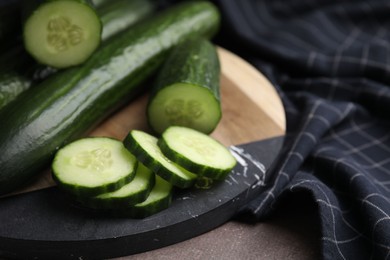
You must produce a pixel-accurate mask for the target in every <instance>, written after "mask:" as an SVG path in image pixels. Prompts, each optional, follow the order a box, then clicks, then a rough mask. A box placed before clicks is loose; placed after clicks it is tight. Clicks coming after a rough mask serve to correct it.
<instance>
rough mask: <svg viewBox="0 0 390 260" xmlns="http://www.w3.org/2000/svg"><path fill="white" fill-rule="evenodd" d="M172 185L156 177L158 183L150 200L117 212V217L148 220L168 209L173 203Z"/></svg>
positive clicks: (149, 197) (151, 193) (150, 195)
mask: <svg viewBox="0 0 390 260" xmlns="http://www.w3.org/2000/svg"><path fill="white" fill-rule="evenodd" d="M172 194H173V187H172V185H171V184H170V183H169V182H167V181H165V180H164V179H162V178H161V177H160V176H158V175H156V183H155V185H154V187H153V189H152V191H151V192H150V194H149V196H148V198H147V199H146V200H145V201H143V202H141V203H138V204H136V205H134V206H131V207H128V208H125V209H122V210H119V211H117V212H115V214H116V215H122V216H129V217H132V218H146V217H149V216H151V215H153V214H156V213H158V212H161V211H163V210H165V209H167V208H168V207H169V206H170V205H171V203H172Z"/></svg>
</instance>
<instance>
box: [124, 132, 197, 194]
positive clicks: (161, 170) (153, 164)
mask: <svg viewBox="0 0 390 260" xmlns="http://www.w3.org/2000/svg"><path fill="white" fill-rule="evenodd" d="M123 143H124V145H125V147H126V148H127V149H128V150H129V151H130V152H131V153H132V154H133V155H134V156H135V157H136V158H137V159H138V160H139V161H140V162H142V163H143V164H144V165H145V166H146V167H148V168H149V169H150V170H152V171H153V172H154V173H156V174H157V175H158V176H160V177H161V178H163V179H164V180H166V181H167V182H169V183H171V184H172V185H174V186H176V187H178V188H181V189H185V188H189V187H191V186H192V185H193V184H194V183H195V180H196V179H192V180H190V179H188V180H184V179H181V178H180V177H177V176H175V175H173V174H171V173H170V171H169V170H168V169H166V168H165V167H163V166H161V164H160V163H159V162H157V161H156V160H155V159H154V158H152V157H151V156H148V155H147V154H148V152H147V151H145V150H144V149H143V148H142V146H140V145H139V144H138V142H137V140H136V139H135V138H134V137H133V136H132V134H131V132H130V133H129V134H128V135H127V136H126V137H125V139H124V141H123Z"/></svg>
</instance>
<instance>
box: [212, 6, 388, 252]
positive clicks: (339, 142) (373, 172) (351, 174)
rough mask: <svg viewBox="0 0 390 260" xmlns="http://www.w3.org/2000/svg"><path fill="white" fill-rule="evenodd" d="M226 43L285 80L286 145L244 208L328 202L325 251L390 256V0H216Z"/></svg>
mask: <svg viewBox="0 0 390 260" xmlns="http://www.w3.org/2000/svg"><path fill="white" fill-rule="evenodd" d="M214 2H215V3H216V4H217V6H218V7H219V8H220V10H221V14H222V25H221V31H220V33H219V35H218V36H217V38H216V41H217V43H218V44H220V45H222V46H223V47H225V48H227V49H230V50H231V51H233V52H235V53H236V54H238V55H240V56H241V57H243V58H245V59H246V60H247V61H249V62H250V63H251V64H253V65H254V66H255V67H256V68H257V69H259V70H260V71H261V72H262V73H263V74H265V75H266V76H267V77H268V78H269V80H270V81H271V82H272V83H273V84H274V85H275V88H276V89H277V91H278V92H279V94H280V96H281V98H282V101H283V104H284V107H285V111H286V118H287V136H286V142H285V145H284V150H283V152H282V154H281V156H280V158H279V159H278V162H277V164H276V165H277V166H276V167H275V168H274V169H273V172H272V175H271V176H272V178H269V179H268V180H267V183H266V184H267V186H266V189H265V190H264V192H262V193H261V194H259V195H258V197H256V198H255V199H254V200H253V201H252V202H250V203H249V204H248V205H247V206H246V207H245V208H244V210H243V214H247V215H251V216H252V217H253V218H255V219H256V220H257V221H262V220H264V219H266V218H267V217H270V216H271V217H272V212H273V211H274V210H275V209H276V208H277V207H278V202H279V201H280V200H281V198H284V197H288V198H289V199H291V200H294V198H296V197H297V196H291V195H293V194H296V193H300V194H302V193H304V194H307V196H310V197H311V198H312V199H313V201H314V202H315V204H316V205H317V207H318V216H319V218H320V221H319V223H320V225H321V237H320V238H319V239H320V240H321V254H322V257H323V259H390V15H389V14H390V1H389V0H384V1H382V0H381V1H379V0H370V1H367V0H272V1H271V0H244V1H236V0H216V1H214Z"/></svg>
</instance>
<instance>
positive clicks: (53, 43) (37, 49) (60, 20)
mask: <svg viewBox="0 0 390 260" xmlns="http://www.w3.org/2000/svg"><path fill="white" fill-rule="evenodd" d="M25 2H26V4H25V9H26V10H25V13H26V15H25V19H26V20H25V23H24V28H23V34H24V35H23V38H24V45H25V47H26V49H27V51H28V52H29V53H30V54H31V55H32V56H33V57H34V58H35V59H36V60H37V61H39V62H41V63H43V64H45V65H49V66H52V67H55V68H66V67H70V66H74V65H79V64H81V63H83V62H84V61H85V60H86V59H87V58H88V57H89V56H90V55H91V54H92V53H93V52H94V51H95V50H96V48H97V47H98V46H99V44H100V40H101V31H102V24H101V21H100V18H99V16H98V15H97V13H96V11H95V9H94V8H93V7H92V6H91V5H90V4H88V2H87V1H85V0H57V1H51V0H44V1H39V0H29V1H25Z"/></svg>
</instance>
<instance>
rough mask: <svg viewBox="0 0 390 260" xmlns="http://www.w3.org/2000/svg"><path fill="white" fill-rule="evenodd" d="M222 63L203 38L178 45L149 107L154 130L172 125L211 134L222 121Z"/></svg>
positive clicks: (162, 73) (154, 91)
mask: <svg viewBox="0 0 390 260" xmlns="http://www.w3.org/2000/svg"><path fill="white" fill-rule="evenodd" d="M219 76H220V64H219V59H218V55H217V52H216V49H215V46H214V45H213V44H211V43H210V42H209V41H208V40H206V39H202V38H196V39H195V40H194V39H191V40H189V41H186V42H184V43H182V44H180V45H178V46H177V47H176V48H175V49H174V50H173V51H172V52H171V53H170V55H169V57H168V58H167V60H166V62H165V63H164V65H163V67H162V69H161V71H160V73H159V75H158V77H157V80H156V83H155V86H154V87H153V89H152V92H151V95H150V98H149V103H148V107H147V118H148V122H149V125H150V126H151V128H152V129H153V130H154V131H155V132H156V133H157V134H161V133H162V132H163V131H164V130H165V129H166V128H167V127H169V126H171V125H180V126H187V127H191V128H194V129H197V130H199V131H202V132H204V133H206V134H208V133H211V132H212V131H213V130H214V129H215V127H216V126H217V124H218V123H219V121H220V119H221V104H220V92H219V90H220V85H219Z"/></svg>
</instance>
